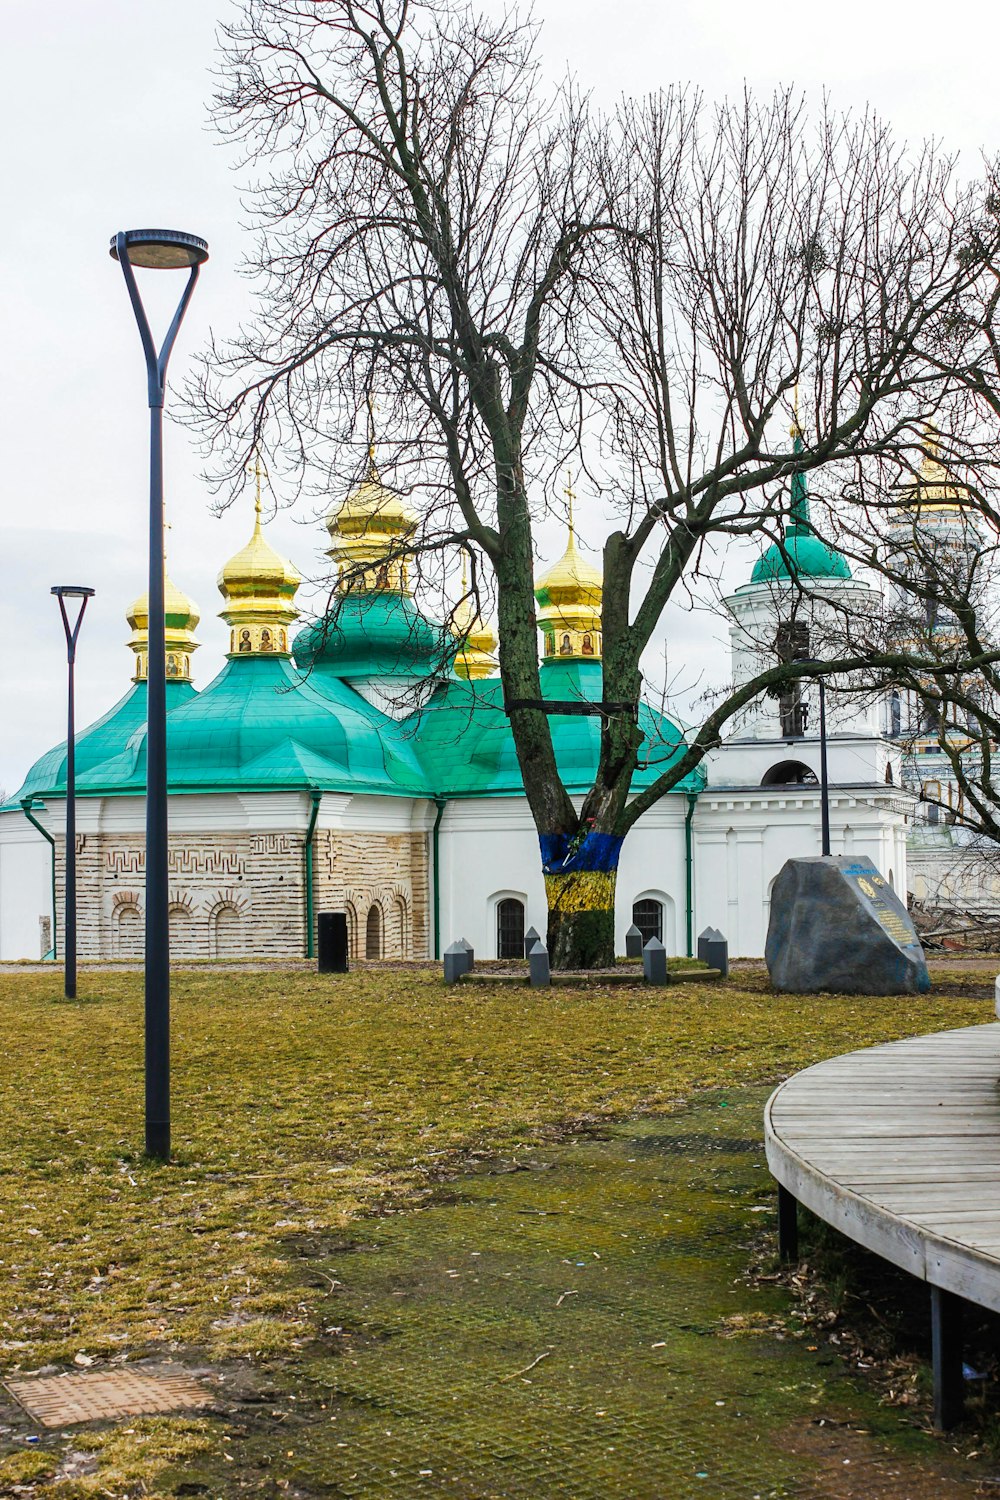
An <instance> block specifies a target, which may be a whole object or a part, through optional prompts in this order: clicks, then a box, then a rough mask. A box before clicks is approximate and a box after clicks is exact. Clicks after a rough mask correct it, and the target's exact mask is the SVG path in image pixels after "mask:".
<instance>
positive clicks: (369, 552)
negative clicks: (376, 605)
mask: <svg viewBox="0 0 1000 1500" xmlns="http://www.w3.org/2000/svg"><path fill="white" fill-rule="evenodd" d="M326 525H327V530H328V531H329V533H330V541H331V546H330V547H329V549H328V551H327V557H330V558H332V559H333V561H334V562H335V563H336V564H337V570H338V577H339V581H340V587H341V589H350V590H352V591H353V590H361V591H364V592H367V593H379V592H385V591H392V592H395V593H401V594H408V593H409V592H410V588H409V576H408V569H407V563H406V557H405V556H404V555H403V552H404V544H405V542H406V540H407V538H408V537H410V536H412V534H413V532H414V530H415V529H416V525H417V518H416V516H415V515H414V513H413V511H411V510H410V509H409V508H408V506H406V505H405V504H404V502H403V501H402V499H401V498H400V496H399V495H397V494H396V493H395V492H394V491H393V490H389V489H386V487H385V485H384V484H383V483H382V481H381V479H380V478H379V472H378V469H377V468H376V467H375V459H374V457H373V456H372V455H371V453H369V459H368V474H367V476H366V478H365V479H364V481H363V482H362V483H361V484H360V485H359V486H358V488H357V489H356V490H354V491H353V493H352V494H350V495H348V497H347V499H346V500H345V501H344V503H343V505H342V506H341V507H340V509H339V510H337V511H334V513H333V514H332V515H331V516H330V518H329V520H328V521H327V523H326Z"/></svg>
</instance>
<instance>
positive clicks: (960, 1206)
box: [765, 1022, 1000, 1311]
mask: <svg viewBox="0 0 1000 1500" xmlns="http://www.w3.org/2000/svg"><path fill="white" fill-rule="evenodd" d="M765 1152H766V1155H767V1160H768V1165H769V1167H770V1168H771V1171H772V1172H773V1173H774V1175H775V1176H776V1177H777V1178H778V1181H779V1182H780V1183H781V1184H782V1185H783V1186H784V1187H785V1188H786V1190H787V1191H788V1192H790V1193H792V1194H794V1196H795V1197H796V1198H798V1199H799V1201H800V1202H802V1203H804V1204H805V1205H806V1206H807V1207H808V1208H810V1209H811V1210H812V1211H813V1212H814V1213H817V1214H818V1215H819V1216H820V1217H821V1218H824V1219H826V1220H827V1221H828V1222H830V1223H832V1224H834V1225H835V1226H836V1227H837V1228H838V1229H840V1230H841V1231H842V1232H843V1233H845V1234H848V1235H849V1236H850V1237H851V1238H853V1239H855V1240H857V1241H858V1242H859V1243H860V1244H863V1245H866V1246H867V1248H869V1249H871V1250H874V1251H876V1253H878V1254H880V1255H882V1256H883V1257H884V1258H885V1259H888V1260H891V1261H892V1262H893V1263H894V1264H896V1265H900V1266H902V1267H903V1268H904V1269H906V1270H908V1271H910V1272H911V1273H912V1274H914V1275H918V1276H922V1277H924V1278H925V1279H928V1280H930V1281H931V1282H932V1284H933V1285H934V1286H937V1287H940V1288H942V1289H943V1290H945V1291H950V1292H953V1293H955V1294H956V1295H958V1296H962V1297H966V1298H969V1299H970V1300H972V1301H975V1302H979V1303H981V1304H982V1305H983V1306H987V1307H993V1308H994V1309H996V1310H998V1311H1000V1025H998V1024H997V1023H996V1022H991V1023H989V1024H987V1025H985V1026H977V1027H966V1028H962V1029H961V1030H957V1031H953V1032H942V1033H936V1034H932V1035H930V1036H923V1037H916V1038H910V1039H908V1040H905V1041H900V1042H889V1043H886V1044H885V1045H884V1046H882V1047H876V1048H871V1049H867V1050H865V1051H861V1052H853V1053H847V1054H845V1055H844V1056H842V1057H840V1058H834V1059H830V1060H829V1061H828V1062H825V1063H817V1064H814V1065H813V1067H811V1068H807V1069H805V1070H804V1071H803V1072H801V1073H798V1074H796V1075H795V1076H794V1077H792V1078H791V1079H788V1080H787V1081H786V1082H785V1083H784V1084H782V1085H781V1086H780V1087H779V1088H778V1089H776V1090H775V1092H774V1094H772V1096H771V1099H770V1100H769V1102H768V1106H767V1111H766V1117H765ZM991 1188H993V1189H994V1191H993V1192H991Z"/></svg>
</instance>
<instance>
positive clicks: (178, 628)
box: [125, 572, 201, 682]
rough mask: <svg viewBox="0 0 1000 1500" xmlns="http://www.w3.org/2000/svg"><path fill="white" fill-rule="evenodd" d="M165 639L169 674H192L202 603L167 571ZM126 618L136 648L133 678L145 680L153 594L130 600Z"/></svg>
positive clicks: (139, 680)
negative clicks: (150, 608)
mask: <svg viewBox="0 0 1000 1500" xmlns="http://www.w3.org/2000/svg"><path fill="white" fill-rule="evenodd" d="M163 615H164V639H165V642H166V656H167V676H168V677H183V678H190V676H191V653H192V651H197V649H198V642H197V641H196V640H195V638H194V632H195V627H196V626H197V624H198V621H199V620H200V619H201V616H200V614H199V613H198V606H197V605H196V604H193V603H192V601H191V600H190V599H189V598H188V596H187V594H182V593H181V591H180V589H179V588H178V587H177V585H176V584H175V583H174V582H173V581H172V580H171V578H170V576H169V574H168V573H166V572H164V575H163ZM125 618H126V620H127V621H128V623H129V624H130V625H131V627H132V635H131V637H130V639H129V646H130V648H131V649H132V650H133V651H134V652H135V671H134V672H133V674H132V681H133V682H145V680H146V676H147V667H148V659H149V594H148V593H145V594H140V595H139V597H138V599H136V601H135V603H134V604H130V605H129V607H128V609H127V611H126V613H125Z"/></svg>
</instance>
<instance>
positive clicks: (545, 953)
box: [528, 943, 552, 989]
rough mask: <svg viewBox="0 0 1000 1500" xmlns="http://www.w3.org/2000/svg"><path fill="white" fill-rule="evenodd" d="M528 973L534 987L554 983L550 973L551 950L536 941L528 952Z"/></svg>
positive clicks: (538, 987) (542, 986)
mask: <svg viewBox="0 0 1000 1500" xmlns="http://www.w3.org/2000/svg"><path fill="white" fill-rule="evenodd" d="M528 975H529V978H530V979H531V984H532V987H533V988H534V989H544V988H546V987H547V986H548V985H549V984H551V983H552V977H551V975H550V973H549V950H548V948H544V947H543V946H542V944H541V943H536V944H535V946H534V947H533V948H532V950H531V952H530V953H529V954H528Z"/></svg>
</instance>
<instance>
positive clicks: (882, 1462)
mask: <svg viewBox="0 0 1000 1500" xmlns="http://www.w3.org/2000/svg"><path fill="white" fill-rule="evenodd" d="M775 1442H776V1444H777V1446H778V1447H779V1448H780V1449H781V1450H782V1451H783V1452H785V1453H789V1454H792V1455H793V1456H794V1457H795V1458H797V1459H801V1460H804V1461H805V1462H806V1463H808V1464H809V1466H810V1467H811V1469H812V1475H811V1479H810V1485H811V1491H810V1493H811V1494H812V1495H815V1496H816V1497H817V1500H820V1497H824V1500H825V1497H829V1500H971V1497H972V1496H973V1495H996V1494H998V1493H1000V1489H998V1488H997V1487H998V1486H1000V1479H997V1480H992V1479H990V1478H987V1477H984V1476H983V1475H982V1474H981V1473H979V1474H977V1473H976V1471H975V1470H974V1469H973V1468H972V1466H971V1464H969V1463H963V1462H962V1461H961V1460H960V1459H957V1458H955V1457H954V1456H953V1455H952V1454H949V1453H948V1452H947V1451H942V1453H941V1455H940V1457H938V1456H937V1455H935V1456H934V1457H933V1458H931V1459H925V1458H914V1457H910V1456H909V1455H906V1454H903V1455H901V1454H900V1452H899V1449H898V1446H897V1447H896V1448H893V1447H891V1446H889V1445H888V1444H886V1443H882V1442H879V1441H878V1439H877V1438H875V1437H874V1436H873V1435H872V1434H871V1433H870V1432H868V1431H867V1430H866V1429H864V1428H859V1427H856V1426H853V1425H852V1424H851V1423H850V1422H849V1421H847V1420H845V1419H844V1418H839V1419H838V1418H836V1417H817V1418H815V1419H814V1420H813V1421H812V1422H810V1423H809V1424H808V1426H805V1427H795V1428H792V1429H788V1430H786V1431H784V1432H779V1433H777V1434H776V1436H775Z"/></svg>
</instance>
